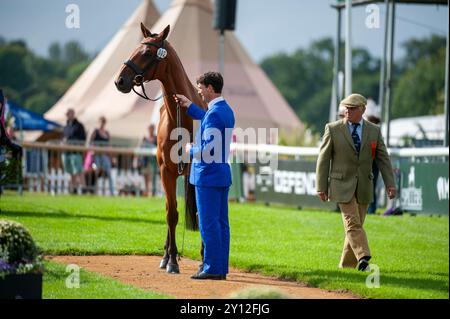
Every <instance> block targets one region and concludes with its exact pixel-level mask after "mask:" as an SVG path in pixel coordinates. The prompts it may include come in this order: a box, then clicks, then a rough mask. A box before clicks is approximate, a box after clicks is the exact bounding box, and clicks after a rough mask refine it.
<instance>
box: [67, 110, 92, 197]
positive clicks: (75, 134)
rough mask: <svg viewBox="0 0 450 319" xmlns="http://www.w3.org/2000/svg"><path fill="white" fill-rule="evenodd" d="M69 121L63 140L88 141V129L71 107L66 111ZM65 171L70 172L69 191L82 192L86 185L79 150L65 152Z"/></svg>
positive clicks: (77, 142) (71, 142)
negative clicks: (85, 128) (86, 129)
mask: <svg viewBox="0 0 450 319" xmlns="http://www.w3.org/2000/svg"><path fill="white" fill-rule="evenodd" d="M66 117H67V123H66V126H65V127H64V139H63V142H64V143H67V144H76V145H82V144H84V143H85V142H86V131H85V130H84V126H83V124H81V123H80V122H79V121H78V120H77V119H76V117H75V111H74V110H73V109H69V110H67V112H66ZM62 161H63V165H64V171H65V172H67V173H69V174H70V186H69V191H70V192H71V193H75V191H76V192H77V193H78V194H81V193H82V188H83V187H84V185H85V183H84V177H83V157H82V156H81V154H80V153H77V152H66V153H63V158H62Z"/></svg>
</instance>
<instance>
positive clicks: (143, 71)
mask: <svg viewBox="0 0 450 319" xmlns="http://www.w3.org/2000/svg"><path fill="white" fill-rule="evenodd" d="M141 30H142V34H143V35H144V39H143V40H142V42H141V43H140V44H139V45H138V47H137V48H136V49H135V50H134V52H133V53H132V55H131V57H130V58H129V59H128V60H127V61H125V62H124V65H123V66H122V68H121V69H120V73H119V75H118V76H117V78H116V80H115V81H114V83H115V84H116V87H117V89H118V90H119V91H121V92H122V93H128V92H130V91H131V89H132V88H133V86H135V85H137V86H140V85H142V83H144V82H148V81H151V80H154V79H156V78H158V75H159V74H158V73H160V72H161V69H164V68H163V64H164V63H165V61H164V60H165V58H166V56H167V49H166V45H167V43H166V41H165V40H166V38H167V36H168V35H169V31H170V26H169V25H168V26H167V27H166V28H165V29H164V31H162V32H161V33H160V34H153V33H151V32H150V31H149V30H148V29H147V28H146V27H145V26H144V25H143V24H142V23H141Z"/></svg>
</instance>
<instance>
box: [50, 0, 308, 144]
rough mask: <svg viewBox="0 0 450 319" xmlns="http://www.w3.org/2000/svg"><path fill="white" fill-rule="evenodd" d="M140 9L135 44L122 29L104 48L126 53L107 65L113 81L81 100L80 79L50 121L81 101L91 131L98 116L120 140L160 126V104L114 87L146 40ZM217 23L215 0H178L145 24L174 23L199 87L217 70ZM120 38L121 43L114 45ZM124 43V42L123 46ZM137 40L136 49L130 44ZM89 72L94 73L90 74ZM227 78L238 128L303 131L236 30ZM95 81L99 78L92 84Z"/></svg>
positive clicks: (152, 86)
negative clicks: (214, 24) (199, 79)
mask: <svg viewBox="0 0 450 319" xmlns="http://www.w3.org/2000/svg"><path fill="white" fill-rule="evenodd" d="M144 5H146V6H150V2H149V1H147V2H144V4H143V5H142V6H141V8H142V7H143V6H144ZM141 8H140V9H138V10H137V12H136V13H135V14H134V15H133V17H132V18H130V20H129V22H128V23H127V24H130V22H131V21H132V22H131V23H132V24H133V28H132V29H133V30H134V34H131V28H129V29H127V28H126V30H127V31H129V32H128V33H129V36H130V37H133V41H131V39H130V38H128V37H124V36H121V37H120V38H119V35H120V34H121V33H123V28H122V29H121V31H119V34H118V35H116V36H115V38H114V39H113V40H112V41H111V43H110V44H109V45H108V47H106V48H105V50H104V51H106V52H110V51H111V50H114V47H115V50H118V51H120V52H124V51H125V55H124V57H122V58H121V59H119V60H117V61H115V65H114V63H110V62H109V61H108V67H110V68H112V70H109V71H110V72H109V73H108V74H107V75H108V76H109V79H106V74H102V77H105V79H106V80H107V81H106V85H104V86H103V88H101V89H96V90H91V91H90V92H88V94H87V96H85V97H81V96H80V94H72V92H71V91H75V92H76V91H77V90H79V89H78V88H77V86H79V85H80V83H78V82H80V80H81V78H80V80H79V81H77V82H76V83H75V84H74V85H73V87H72V88H71V89H70V90H69V91H68V92H67V93H66V95H65V96H64V97H63V98H62V100H61V101H60V102H58V104H56V105H55V107H54V108H59V110H56V109H55V110H53V109H52V110H50V111H49V112H48V113H47V114H46V116H47V117H48V118H49V119H51V120H60V121H61V118H62V117H61V116H63V115H64V112H65V110H66V109H67V108H68V107H74V104H77V105H78V104H80V103H79V102H75V103H72V105H71V104H70V103H67V102H65V101H67V100H69V101H71V100H73V101H77V99H78V100H81V101H82V103H81V104H82V105H83V106H80V107H79V114H78V117H79V119H80V120H81V121H82V122H84V123H85V124H86V126H87V127H92V126H93V125H95V123H96V121H97V118H98V116H100V115H105V116H106V117H107V118H108V120H109V123H108V129H109V130H110V132H111V133H112V135H113V136H115V137H120V138H127V139H133V140H137V139H140V138H141V137H142V136H143V135H144V134H145V133H146V127H147V126H148V125H149V124H150V123H151V122H153V123H154V124H156V123H155V122H157V121H158V119H159V118H158V115H159V106H160V102H159V103H158V102H149V101H145V100H143V99H141V98H139V97H138V96H137V95H135V94H134V93H133V92H131V93H129V94H122V93H119V92H118V91H117V90H116V88H115V86H114V84H113V80H114V76H115V75H116V74H114V75H112V74H113V73H114V72H118V70H119V68H120V66H121V64H122V62H123V60H124V59H125V58H126V57H127V56H129V54H131V52H132V50H133V48H134V47H135V46H136V45H137V43H139V41H140V40H141V37H142V35H141V32H140V29H139V28H138V24H139V22H138V19H137V16H138V14H137V13H138V12H141V11H140V10H142V9H141ZM212 19H213V5H212V2H211V0H174V1H173V2H172V4H171V6H170V7H169V9H168V10H167V11H166V12H165V13H164V14H163V15H162V16H161V17H160V18H159V20H158V21H157V22H156V23H155V24H152V23H148V22H147V23H146V22H145V20H143V22H144V24H145V25H146V26H147V27H148V28H149V29H150V30H151V31H152V32H154V33H159V32H160V31H162V30H163V29H164V28H165V27H166V26H167V25H170V27H171V32H170V34H169V37H168V41H169V42H170V43H171V44H172V46H173V47H174V48H175V50H176V51H177V53H178V55H179V57H180V59H181V61H182V63H183V65H184V68H185V70H186V72H187V74H188V76H189V78H190V79H191V81H192V83H194V84H195V79H196V78H197V76H198V75H200V74H202V73H204V72H206V71H211V70H217V69H218V58H219V51H218V50H219V34H218V32H217V31H215V30H213V29H212ZM116 38H117V41H115V39H116ZM119 39H123V42H120V41H119ZM125 42H126V43H125ZM132 42H133V43H134V45H132V44H131V43H132ZM113 45H114V47H113ZM127 51H128V52H127ZM102 54H104V55H105V58H104V59H106V57H107V53H105V52H102ZM109 54H111V53H109ZM99 58H100V56H99ZM99 58H98V59H99ZM94 62H96V61H94ZM89 68H91V66H90V67H89ZM88 71H89V69H88V70H87V71H86V72H85V73H87V72H88ZM82 77H86V78H87V77H88V74H83V75H82ZM224 79H225V86H224V90H223V95H224V97H225V98H226V99H227V101H228V102H229V104H230V105H231V107H232V108H233V110H234V113H235V117H236V127H240V128H243V129H245V128H248V127H254V128H279V129H280V130H282V131H287V132H295V131H298V130H300V129H302V128H303V125H302V123H301V122H300V120H299V119H298V117H297V116H296V114H295V113H294V112H293V111H292V109H291V108H290V106H289V105H288V104H287V102H286V101H285V100H284V98H283V97H282V96H281V94H280V93H279V91H278V90H277V89H276V88H275V86H274V85H273V84H272V82H271V81H270V80H269V79H268V77H267V76H266V75H265V73H264V72H263V71H262V70H261V69H260V67H259V66H258V65H257V64H255V63H254V62H253V61H252V60H251V58H250V57H249V56H248V54H247V53H246V52H245V50H244V49H243V47H242V46H241V44H240V43H239V41H238V40H237V39H236V37H235V36H234V34H233V33H232V32H227V33H226V35H225V67H224ZM95 81H96V80H95V78H94V79H93V81H91V83H92V82H95ZM159 88H160V84H159V83H156V82H155V81H153V82H150V83H148V84H147V85H146V89H147V92H148V95H149V96H150V97H156V96H157V95H158V91H159ZM69 97H70V98H69ZM62 106H63V107H62ZM74 108H75V109H76V107H74Z"/></svg>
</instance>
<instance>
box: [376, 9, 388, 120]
mask: <svg viewBox="0 0 450 319" xmlns="http://www.w3.org/2000/svg"><path fill="white" fill-rule="evenodd" d="M384 3H385V4H386V16H385V19H386V21H385V24H384V44H383V56H382V58H381V66H380V87H379V94H378V104H379V105H380V110H381V112H384V108H385V106H386V104H385V103H384V96H385V91H386V55H387V51H386V50H387V41H388V28H389V0H385V1H384Z"/></svg>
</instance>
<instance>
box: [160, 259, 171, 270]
mask: <svg viewBox="0 0 450 319" xmlns="http://www.w3.org/2000/svg"><path fill="white" fill-rule="evenodd" d="M168 262H169V258H163V259H162V260H161V262H160V263H159V268H160V269H166V267H167V263H168Z"/></svg>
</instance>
